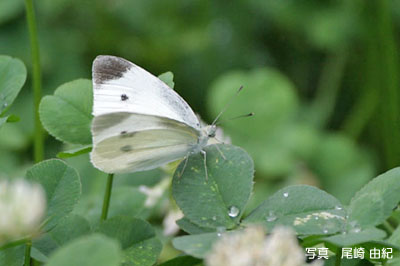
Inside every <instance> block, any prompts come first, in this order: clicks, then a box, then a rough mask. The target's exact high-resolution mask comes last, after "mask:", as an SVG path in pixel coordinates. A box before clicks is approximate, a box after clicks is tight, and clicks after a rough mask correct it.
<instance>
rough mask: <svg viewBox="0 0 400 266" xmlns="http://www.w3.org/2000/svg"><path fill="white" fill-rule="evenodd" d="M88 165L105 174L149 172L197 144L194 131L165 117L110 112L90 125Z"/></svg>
mask: <svg viewBox="0 0 400 266" xmlns="http://www.w3.org/2000/svg"><path fill="white" fill-rule="evenodd" d="M92 134H93V144H94V145H93V150H92V153H91V160H92V163H93V164H94V165H95V166H96V167H97V168H99V169H101V170H103V171H104V172H107V173H122V172H131V171H143V170H148V169H152V168H155V167H158V166H161V165H164V164H166V163H168V162H172V161H175V160H177V159H180V158H182V157H184V156H186V155H187V154H188V152H190V151H191V150H192V149H193V147H195V146H196V145H197V141H198V138H199V135H198V131H197V130H195V129H194V128H192V127H190V126H187V125H186V124H184V123H182V122H179V121H175V120H172V119H169V118H165V117H156V116H150V115H139V114H131V113H124V112H118V113H110V114H104V115H100V116H97V117H95V118H94V120H93V123H92Z"/></svg>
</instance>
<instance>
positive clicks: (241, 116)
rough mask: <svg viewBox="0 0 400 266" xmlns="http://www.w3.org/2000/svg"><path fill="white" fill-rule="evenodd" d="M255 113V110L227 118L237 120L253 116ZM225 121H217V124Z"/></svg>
mask: <svg viewBox="0 0 400 266" xmlns="http://www.w3.org/2000/svg"><path fill="white" fill-rule="evenodd" d="M254 115H255V114H254V113H253V112H251V113H248V114H245V115H238V116H235V117H232V118H229V119H226V120H235V119H238V118H243V117H251V116H254ZM226 120H223V121H226ZM223 121H221V122H218V123H216V124H215V125H219V124H221V123H222V122H223Z"/></svg>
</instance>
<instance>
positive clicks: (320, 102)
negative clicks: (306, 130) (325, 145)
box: [310, 48, 347, 127]
mask: <svg viewBox="0 0 400 266" xmlns="http://www.w3.org/2000/svg"><path fill="white" fill-rule="evenodd" d="M346 59H347V52H346V50H345V48H342V49H341V50H340V51H338V52H337V53H336V54H333V55H330V56H329V57H328V58H327V60H326V63H325V65H324V68H323V70H322V73H321V78H320V80H319V82H318V88H317V92H316V96H315V100H314V101H313V103H312V106H311V112H310V118H311V120H312V121H311V122H313V123H314V124H315V125H317V126H318V127H324V126H325V125H326V124H327V123H328V122H329V121H328V120H329V118H331V116H332V113H333V111H334V108H335V104H336V99H337V95H338V93H339V89H340V85H341V81H342V77H343V73H344V69H345V66H346Z"/></svg>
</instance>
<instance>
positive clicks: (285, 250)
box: [206, 227, 322, 266]
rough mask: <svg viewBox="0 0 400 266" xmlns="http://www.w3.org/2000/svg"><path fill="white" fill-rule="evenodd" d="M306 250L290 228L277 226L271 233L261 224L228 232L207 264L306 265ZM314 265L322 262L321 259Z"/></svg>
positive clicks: (244, 265)
mask: <svg viewBox="0 0 400 266" xmlns="http://www.w3.org/2000/svg"><path fill="white" fill-rule="evenodd" d="M305 259H306V257H305V253H304V251H303V249H302V248H301V247H300V246H299V244H298V242H297V239H296V235H295V233H294V232H293V230H292V229H290V228H287V227H276V228H275V229H274V230H273V231H272V233H271V234H270V235H269V236H265V232H264V230H263V228H261V227H248V228H246V229H244V230H243V231H240V232H236V233H231V234H229V233H228V234H225V235H223V236H222V237H221V239H220V240H219V241H218V242H217V243H216V244H215V245H214V247H213V250H212V251H211V252H210V254H209V255H208V256H207V258H206V265H207V266H222V265H230V266H303V265H307V264H306V263H305ZM317 263H318V264H315V263H313V264H312V265H314V266H315V265H322V264H320V263H321V262H317Z"/></svg>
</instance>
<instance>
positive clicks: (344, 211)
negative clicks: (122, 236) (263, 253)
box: [173, 149, 400, 258]
mask: <svg viewBox="0 0 400 266" xmlns="http://www.w3.org/2000/svg"><path fill="white" fill-rule="evenodd" d="M236 152H239V153H240V150H234V149H233V150H231V151H229V150H228V151H225V152H224V154H227V155H228V156H232V155H231V154H230V153H233V154H234V153H236ZM189 162H190V161H189ZM189 162H188V165H190V164H189ZM181 164H182V163H181ZM236 164H237V163H236ZM220 168H222V169H223V167H220ZM177 171H179V168H178V170H177ZM189 174H190V173H189ZM185 175H188V174H187V173H183V175H182V177H181V179H184V178H185ZM203 175H204V174H203V173H200V174H198V176H203ZM175 178H177V177H176V176H175ZM193 178H196V177H192V179H193ZM181 179H177V180H175V182H174V183H173V190H174V196H175V198H176V200H177V204H178V205H179V206H180V207H181V208H182V209H183V208H184V204H187V203H186V202H185V201H180V200H178V199H177V196H176V195H179V190H188V191H192V194H198V193H199V191H201V190H200V189H199V188H197V192H196V193H194V192H193V191H194V189H190V187H191V186H193V187H197V186H198V184H197V183H196V182H190V183H189V182H188V184H187V185H186V186H178V185H179V181H180V180H181ZM399 179H400V172H399V170H398V169H397V168H396V169H393V170H391V171H389V172H387V173H384V174H382V175H380V176H378V177H377V178H375V179H374V180H372V181H371V182H370V183H369V184H367V185H366V186H365V187H364V188H362V189H361V190H360V191H359V192H358V193H357V194H356V196H355V197H354V198H353V200H352V201H351V203H350V206H349V207H348V208H347V207H345V206H343V205H342V204H341V203H340V201H339V200H338V199H336V198H335V197H333V196H331V195H329V194H328V193H326V192H324V191H322V190H320V189H317V188H315V187H312V186H306V185H297V186H289V187H285V188H283V189H281V190H279V191H278V192H276V193H275V194H274V195H272V196H271V197H269V198H268V199H266V200H265V201H264V202H262V203H261V204H260V205H259V206H258V207H257V208H256V209H254V210H253V211H251V212H250V214H249V215H248V216H247V217H245V218H244V219H243V220H240V219H239V220H237V222H236V223H237V225H238V224H240V227H246V226H250V225H252V224H259V225H262V226H264V227H266V229H267V230H268V231H271V230H272V229H273V228H274V227H275V226H277V225H285V226H289V227H292V228H293V229H294V230H295V231H296V233H297V234H299V235H301V236H302V238H303V239H304V244H305V245H306V246H313V245H317V244H321V243H324V244H326V245H327V246H328V247H329V248H330V249H332V251H333V252H336V251H337V248H338V247H354V246H362V247H365V249H366V250H367V251H368V250H369V249H371V248H373V247H374V246H373V245H375V246H377V247H381V248H382V247H391V248H393V250H394V252H395V253H397V252H399V251H400V248H399V247H397V246H396V245H392V244H397V236H396V234H397V233H396V234H395V235H394V236H393V238H392V239H389V240H388V241H383V239H384V238H385V236H386V233H385V232H384V231H382V230H380V229H378V228H376V227H375V226H377V225H379V224H382V223H383V222H384V221H385V219H386V218H387V217H388V216H390V214H391V212H392V210H393V208H394V207H395V206H396V205H397V204H398V203H399V202H400V198H399V196H398V195H399V194H400V193H399V191H398V190H399V188H398V184H400V180H399ZM181 182H182V181H181ZM227 182H229V183H230V184H231V185H234V184H237V183H238V181H237V180H234V179H227ZM225 186H227V187H229V185H227V184H225ZM187 197H188V196H187ZM192 198H193V196H192ZM378 199H379V200H378ZM201 200H202V201H203V202H205V200H204V199H201ZM196 201H198V199H196ZM375 202H379V203H380V204H376V203H375ZM214 205H215V204H214ZM208 206H209V205H206V206H203V207H197V209H196V210H197V215H198V216H200V217H201V215H202V214H203V213H206V212H208V209H209V207H208ZM192 208H195V207H192ZM183 211H184V213H185V210H184V209H183ZM365 214H368V215H369V216H370V217H366V216H365ZM371 216H375V217H371ZM204 217H205V215H204ZM208 217H210V216H208ZM217 217H218V216H217ZM371 218H372V219H371ZM218 220H220V221H224V217H222V218H221V217H218V218H217V219H216V221H214V222H215V224H218ZM362 221H368V222H362ZM177 223H178V225H179V226H180V227H181V228H182V229H183V230H185V231H186V232H188V233H189V234H191V235H189V236H181V237H177V238H175V239H174V240H173V245H174V247H175V248H177V249H179V250H182V251H184V252H185V253H186V254H188V255H191V256H194V257H197V258H204V257H205V256H206V255H207V253H208V252H210V250H211V248H212V246H213V244H214V243H215V241H217V240H218V238H219V236H221V235H223V234H230V233H232V232H235V231H237V230H238V229H237V228H229V227H227V226H223V225H221V226H220V227H217V226H214V230H215V232H209V230H210V229H209V228H210V227H211V226H209V223H208V222H207V220H205V219H204V222H203V223H199V222H198V221H196V220H194V219H193V218H192V216H188V214H187V213H185V218H183V219H181V220H179V221H178V222H177ZM218 225H219V224H218ZM240 227H238V228H240ZM226 229H231V230H229V231H225V230H226ZM306 236H310V237H309V238H307V237H306Z"/></svg>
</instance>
